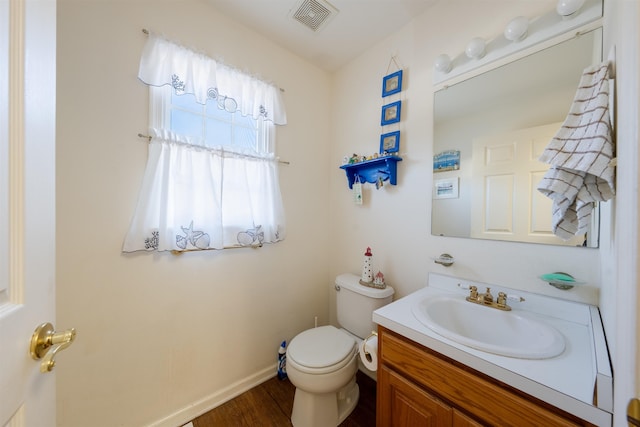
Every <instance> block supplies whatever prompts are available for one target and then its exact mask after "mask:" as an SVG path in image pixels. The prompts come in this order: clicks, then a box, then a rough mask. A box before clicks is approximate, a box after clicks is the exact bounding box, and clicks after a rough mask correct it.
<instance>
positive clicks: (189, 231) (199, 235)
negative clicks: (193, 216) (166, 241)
mask: <svg viewBox="0 0 640 427" xmlns="http://www.w3.org/2000/svg"><path fill="white" fill-rule="evenodd" d="M180 228H181V229H182V232H183V233H184V234H185V235H184V236H181V235H177V236H176V246H178V247H179V248H180V249H187V245H189V244H190V245H191V246H193V247H195V248H198V249H208V248H209V243H210V242H211V238H210V237H209V235H208V234H207V233H205V232H204V231H198V230H194V229H193V221H191V224H189V227H180Z"/></svg>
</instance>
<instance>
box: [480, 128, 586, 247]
mask: <svg viewBox="0 0 640 427" xmlns="http://www.w3.org/2000/svg"><path fill="white" fill-rule="evenodd" d="M560 125H561V123H553V124H550V125H544V126H536V127H532V128H527V129H521V130H517V131H513V132H507V133H504V134H499V135H492V136H488V137H483V138H477V139H474V140H473V156H472V158H473V163H472V178H471V182H472V188H471V212H473V213H474V214H473V215H471V218H472V219H471V236H472V237H477V238H484V239H496V238H498V239H500V240H513V241H519V242H531V243H551V244H556V245H559V244H564V245H568V246H580V245H581V244H582V243H583V240H584V239H583V238H582V237H575V238H573V239H571V240H569V241H567V242H563V241H562V240H561V239H559V238H558V237H556V236H555V235H554V234H553V231H552V224H551V199H549V198H548V197H546V196H544V195H543V194H542V193H540V192H539V191H537V186H538V183H539V182H540V181H541V180H542V178H543V176H544V174H545V172H546V171H547V169H549V165H547V164H546V163H542V162H540V161H539V160H538V158H539V157H540V155H541V154H542V151H543V150H544V148H545V147H546V146H547V144H548V143H549V141H551V139H552V138H553V136H554V135H555V133H556V132H557V131H558V129H559V128H560Z"/></svg>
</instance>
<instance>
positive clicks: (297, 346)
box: [287, 325, 358, 375]
mask: <svg viewBox="0 0 640 427" xmlns="http://www.w3.org/2000/svg"><path fill="white" fill-rule="evenodd" d="M357 352H358V346H357V345H356V341H355V340H354V339H353V338H352V337H351V336H349V335H347V334H346V333H344V332H342V331H340V330H339V329H337V328H336V327H334V326H331V325H329V326H320V327H318V328H314V329H309V330H306V331H304V332H301V333H300V334H298V335H296V336H295V337H294V339H293V340H291V343H289V347H288V349H287V365H289V364H291V365H293V367H294V368H296V369H298V370H299V371H301V372H305V373H308V374H317V375H321V374H326V373H329V372H333V371H336V370H338V369H340V368H342V367H344V366H345V365H347V364H348V363H349V362H351V360H352V359H353V357H354V356H355V354H356V353H357Z"/></svg>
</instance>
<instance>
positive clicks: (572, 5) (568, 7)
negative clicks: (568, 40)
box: [556, 0, 584, 18]
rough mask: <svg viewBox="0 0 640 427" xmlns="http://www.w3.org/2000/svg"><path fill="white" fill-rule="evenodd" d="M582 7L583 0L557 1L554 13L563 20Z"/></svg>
mask: <svg viewBox="0 0 640 427" xmlns="http://www.w3.org/2000/svg"><path fill="white" fill-rule="evenodd" d="M582 5H584V0H558V5H557V6H556V12H558V15H560V16H562V17H563V18H569V17H571V16H572V15H573V14H574V13H576V12H577V11H578V10H580V8H581V7H582Z"/></svg>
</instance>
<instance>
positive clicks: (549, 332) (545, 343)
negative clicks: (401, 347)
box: [412, 296, 565, 359]
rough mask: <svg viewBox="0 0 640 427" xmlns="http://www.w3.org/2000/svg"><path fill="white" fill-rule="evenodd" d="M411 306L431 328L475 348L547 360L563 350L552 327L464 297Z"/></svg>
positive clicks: (431, 299)
mask: <svg viewBox="0 0 640 427" xmlns="http://www.w3.org/2000/svg"><path fill="white" fill-rule="evenodd" d="M412 309H413V314H414V316H415V317H416V318H417V319H418V320H419V321H420V322H421V323H422V324H424V325H425V326H426V327H428V328H429V329H431V330H432V331H434V332H436V333H437V334H439V335H441V336H443V337H445V338H448V339H450V340H452V341H455V342H457V343H459V344H463V345H466V346H468V347H472V348H475V349H477V350H481V351H486V352H488V353H493V354H498V355H501V356H507V357H516V358H521V359H548V358H551V357H555V356H557V355H559V354H560V353H562V352H563V351H564V346H565V343H564V337H563V336H562V334H560V332H558V331H557V330H556V329H555V328H553V327H552V326H549V325H547V324H545V323H542V322H540V321H537V320H535V319H531V318H529V317H525V316H522V315H520V314H517V313H514V312H513V311H501V310H498V309H495V308H491V307H485V306H482V305H479V304H474V303H471V302H468V301H466V300H465V299H464V298H463V297H454V296H433V297H428V298H424V299H422V300H421V301H419V302H417V303H416V304H414V306H413V308H412Z"/></svg>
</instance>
